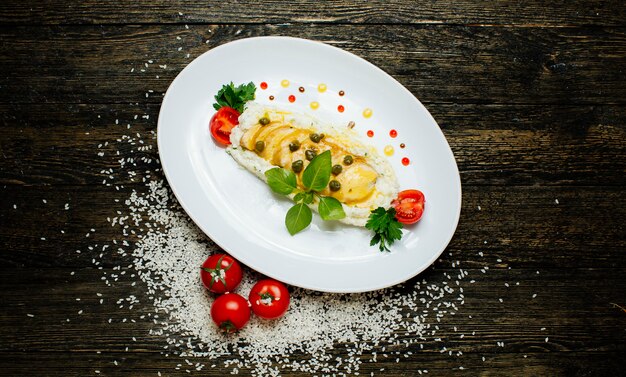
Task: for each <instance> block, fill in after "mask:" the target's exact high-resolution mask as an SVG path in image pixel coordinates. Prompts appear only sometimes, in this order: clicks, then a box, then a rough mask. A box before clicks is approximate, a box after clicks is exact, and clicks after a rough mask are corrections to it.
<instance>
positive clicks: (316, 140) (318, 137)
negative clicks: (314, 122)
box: [309, 133, 322, 143]
mask: <svg viewBox="0 0 626 377" xmlns="http://www.w3.org/2000/svg"><path fill="white" fill-rule="evenodd" d="M309 139H311V141H312V142H314V143H319V142H320V140H322V136H321V135H320V134H317V133H312V134H311V135H309Z"/></svg>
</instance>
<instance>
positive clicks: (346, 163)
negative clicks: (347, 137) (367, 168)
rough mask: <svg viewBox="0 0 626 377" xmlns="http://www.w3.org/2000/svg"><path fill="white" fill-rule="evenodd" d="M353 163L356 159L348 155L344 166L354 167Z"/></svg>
mask: <svg viewBox="0 0 626 377" xmlns="http://www.w3.org/2000/svg"><path fill="white" fill-rule="evenodd" d="M353 162H354V158H352V156H350V155H347V156H346V157H344V158H343V163H344V165H352V163H353Z"/></svg>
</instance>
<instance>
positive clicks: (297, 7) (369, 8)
mask: <svg viewBox="0 0 626 377" xmlns="http://www.w3.org/2000/svg"><path fill="white" fill-rule="evenodd" d="M625 19H626V9H625V7H624V4H623V3H622V2H621V1H619V0H608V1H602V0H594V1H582V0H572V1H559V2H555V3H545V2H543V1H539V0H532V1H525V2H518V1H513V0H506V1H505V0H499V1H488V0H481V1H471V0H460V1H451V0H446V1H436V2H413V1H402V0H392V1H380V0H376V1H367V2H364V1H359V2H353V1H330V2H314V1H306V0H296V1H290V2H282V1H276V0H272V1H263V2H257V1H251V0H245V1H237V2H210V3H206V2H197V1H189V0H175V1H167V2H160V3H154V2H152V1H147V0H140V1H130V0H122V1H116V2H115V3H114V4H113V3H108V2H101V1H96V0H87V1H81V2H76V3H68V2H66V1H61V0H45V1H35V0H27V1H17V0H6V1H5V2H4V4H3V6H2V7H0V22H2V23H5V24H24V23H25V24H69V23H72V24H104V23H116V24H129V23H132V24H136V23H161V24H162V23H227V24H230V23H233V22H234V20H236V21H237V22H242V23H263V24H277V23H332V24H346V23H347V24H353V23H357V24H362V23H370V24H399V23H401V24H419V23H454V24H461V23H462V24H510V25H520V26H524V25H542V26H560V25H571V24H576V25H614V26H624V24H625V22H624V20H625Z"/></svg>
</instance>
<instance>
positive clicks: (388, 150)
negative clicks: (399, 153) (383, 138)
mask: <svg viewBox="0 0 626 377" xmlns="http://www.w3.org/2000/svg"><path fill="white" fill-rule="evenodd" d="M383 152H385V154H386V155H387V156H393V147H392V146H391V145H387V146H386V147H385V149H383Z"/></svg>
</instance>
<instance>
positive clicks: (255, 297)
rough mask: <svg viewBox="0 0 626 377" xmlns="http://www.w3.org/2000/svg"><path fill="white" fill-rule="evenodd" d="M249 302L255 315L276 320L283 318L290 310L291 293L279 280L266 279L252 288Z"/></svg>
mask: <svg viewBox="0 0 626 377" xmlns="http://www.w3.org/2000/svg"><path fill="white" fill-rule="evenodd" d="M248 300H249V301H250V305H251V306H252V311H253V312H254V314H256V315H257V316H259V317H261V318H265V319H275V318H279V317H282V316H283V314H285V312H286V311H287V309H288V308H289V291H288V290H287V287H286V286H285V285H284V284H283V283H281V282H279V281H277V280H274V279H264V280H261V281H259V282H258V283H256V284H255V285H254V286H253V287H252V289H251V290H250V295H249V296H248Z"/></svg>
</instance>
